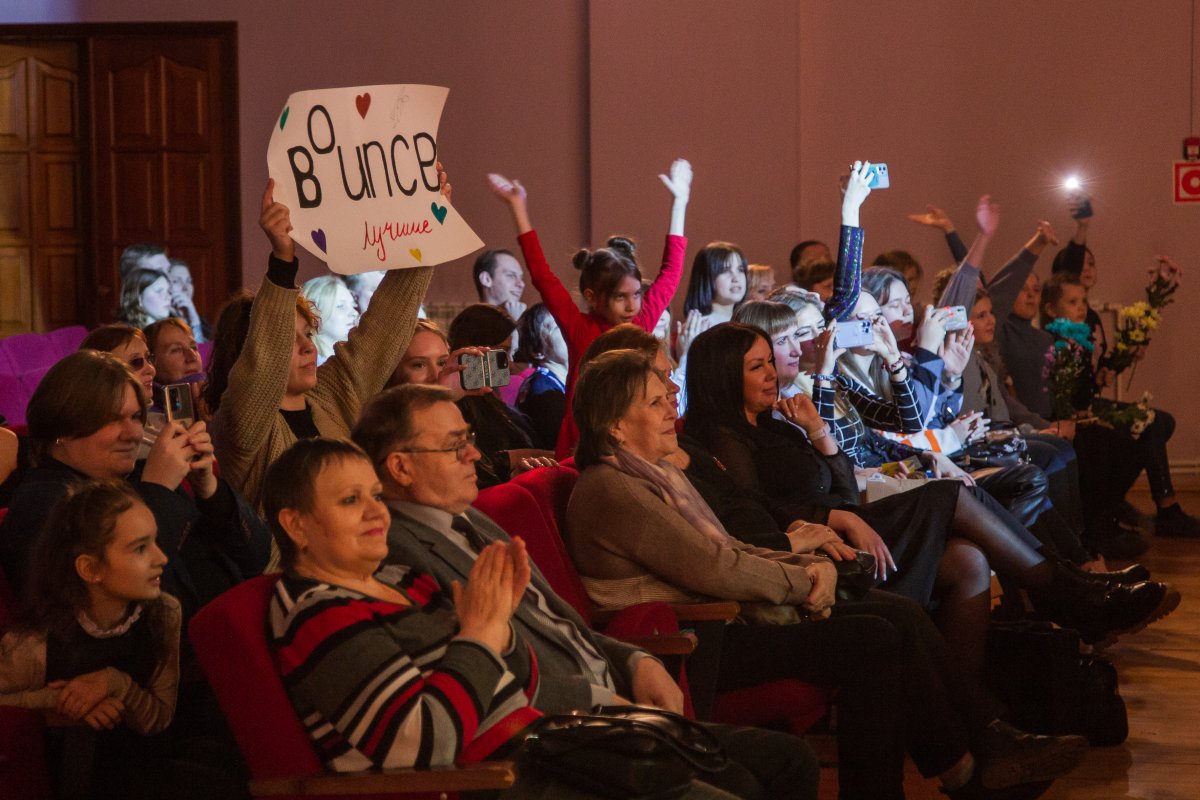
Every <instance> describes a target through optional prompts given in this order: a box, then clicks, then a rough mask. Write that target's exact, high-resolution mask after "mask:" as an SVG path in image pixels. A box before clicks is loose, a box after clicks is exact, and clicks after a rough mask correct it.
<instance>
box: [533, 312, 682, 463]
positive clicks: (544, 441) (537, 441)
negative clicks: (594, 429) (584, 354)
mask: <svg viewBox="0 0 1200 800" xmlns="http://www.w3.org/2000/svg"><path fill="white" fill-rule="evenodd" d="M663 313H666V312H663ZM668 319H669V318H668ZM517 341H518V342H519V344H518V345H517V354H516V360H517V361H521V362H525V363H528V364H532V365H533V368H534V371H533V374H531V375H529V376H528V377H527V378H525V380H524V382H523V383H522V384H521V388H520V390H519V391H518V392H517V409H518V410H519V411H520V412H521V413H522V414H524V415H525V416H526V417H527V418H528V419H529V424H530V425H531V426H532V427H533V434H534V439H533V443H534V445H535V446H537V447H539V448H541V449H542V450H550V451H553V450H554V445H555V442H556V441H557V440H558V431H559V429H560V428H561V427H562V419H563V414H564V413H565V411H566V396H567V395H566V392H567V369H568V367H569V363H570V354H569V353H568V352H567V342H566V340H565V339H563V335H562V330H561V329H560V328H559V327H558V323H557V322H555V321H554V316H553V315H552V314H551V313H550V309H548V308H546V304H545V303H534V304H533V305H532V306H530V307H529V308H528V309H526V311H525V313H524V314H522V315H521V319H519V320H518V321H517Z"/></svg>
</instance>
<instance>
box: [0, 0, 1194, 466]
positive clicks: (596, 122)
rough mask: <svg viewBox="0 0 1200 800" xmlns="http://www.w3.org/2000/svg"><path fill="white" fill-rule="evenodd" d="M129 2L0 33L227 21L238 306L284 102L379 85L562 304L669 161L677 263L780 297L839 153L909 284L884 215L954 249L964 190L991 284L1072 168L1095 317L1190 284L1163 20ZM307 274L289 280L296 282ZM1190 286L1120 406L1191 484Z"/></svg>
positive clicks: (1181, 96)
mask: <svg viewBox="0 0 1200 800" xmlns="http://www.w3.org/2000/svg"><path fill="white" fill-rule="evenodd" d="M147 5H148V4H147V3H145V2H144V0H104V1H103V2H100V1H99V0H90V1H89V0H74V2H71V0H57V2H56V1H55V0H38V2H37V3H35V4H28V5H26V6H25V7H23V8H21V9H15V10H14V9H12V8H11V7H10V8H6V9H5V10H3V11H0V19H2V20H3V21H4V22H75V21H85V22H102V21H109V22H113V21H138V20H150V19H153V20H180V21H182V20H194V19H208V20H236V21H237V22H238V23H239V58H240V72H241V79H240V101H241V142H242V157H241V169H242V178H243V188H242V197H241V202H242V207H243V217H244V220H245V225H246V234H245V236H244V241H245V258H246V261H245V264H244V266H243V271H244V275H245V278H246V282H247V283H248V284H250V285H253V284H255V283H257V281H258V280H259V279H260V276H261V274H262V269H263V266H262V256H263V253H262V247H261V245H260V243H259V238H258V236H259V234H258V233H257V232H256V230H255V228H256V225H255V220H256V217H257V208H258V201H259V197H260V195H261V185H262V182H263V180H264V178H265V169H264V156H265V151H266V143H267V140H268V138H269V131H270V127H271V124H272V123H273V120H274V118H275V115H276V113H277V112H278V110H279V108H280V106H281V105H282V103H283V101H284V99H285V98H286V96H287V94H288V93H289V92H290V91H293V90H296V89H300V88H311V87H319V86H338V85H353V84H367V83H391V82H400V81H408V82H414V83H415V82H424V83H436V84H441V85H445V86H449V87H450V88H451V93H450V98H449V101H448V103H447V106H446V111H445V114H444V115H443V119H442V129H441V136H440V142H439V144H440V147H441V153H442V155H443V156H444V158H445V160H446V162H447V164H448V165H449V166H450V169H451V174H452V178H453V181H454V184H455V186H456V195H455V201H456V204H457V205H458V207H459V209H460V210H461V211H462V213H463V214H464V216H465V217H466V218H467V219H468V220H469V221H470V222H471V223H472V225H473V226H474V227H475V229H476V231H477V232H478V233H479V234H480V236H481V237H482V238H483V239H484V240H485V241H486V242H488V243H489V245H493V246H511V245H512V243H513V238H512V232H511V227H510V224H509V222H508V219H507V216H506V213H505V211H504V209H503V208H502V207H501V206H500V205H499V204H498V203H497V202H496V201H495V200H493V199H492V198H491V197H490V196H489V195H488V194H487V192H486V190H485V189H484V187H483V175H484V174H485V173H486V172H487V171H489V170H498V171H501V172H507V173H511V174H513V175H515V176H518V177H520V178H521V179H522V180H523V182H524V183H525V184H526V185H527V186H528V187H529V189H530V192H531V212H532V214H533V217H534V221H535V224H537V226H538V228H539V232H540V233H541V235H542V240H543V243H544V245H545V248H546V251H547V253H548V255H549V256H550V258H551V261H552V262H553V263H555V264H556V265H558V269H559V274H560V275H562V276H563V277H564V278H565V279H567V280H568V282H569V284H570V285H572V286H573V285H574V276H573V274H569V268H568V267H567V256H568V254H569V253H570V252H571V251H572V250H573V249H574V248H576V247H578V246H580V245H583V244H589V243H592V242H597V241H599V240H601V239H602V238H603V237H604V236H606V235H608V234H610V233H613V232H618V231H619V232H622V233H630V234H633V235H634V236H636V237H637V238H638V239H639V240H640V241H641V243H642V245H643V254H644V259H645V261H646V263H647V264H648V265H653V263H654V262H655V261H656V260H657V256H658V247H659V243H660V242H661V241H662V238H661V237H662V235H663V233H664V230H665V227H666V223H667V212H668V208H669V201H668V196H667V194H666V192H665V190H664V189H663V188H662V187H661V186H660V185H659V183H658V182H657V178H656V177H655V176H656V175H657V174H658V173H659V172H661V171H663V170H664V169H665V168H666V167H667V166H668V165H669V163H670V161H671V159H672V158H674V157H676V156H685V157H687V158H689V159H690V160H691V161H692V162H693V164H694V165H695V168H696V183H695V187H694V191H693V202H692V205H691V208H690V209H689V218H688V235H689V238H690V239H691V242H692V246H691V247H690V248H689V256H690V255H692V254H694V252H695V250H696V249H697V248H698V247H700V246H702V245H703V244H704V243H705V242H706V241H708V240H710V239H716V238H723V239H730V240H733V241H735V242H738V243H740V244H741V245H742V246H743V247H744V248H745V249H746V251H747V254H748V255H749V257H750V258H751V260H753V261H763V262H766V263H771V264H774V265H775V266H776V267H777V268H778V274H779V276H780V278H783V277H784V275H785V274H786V255H787V252H788V250H789V249H790V248H791V246H792V244H794V243H795V242H796V241H798V240H799V238H802V237H803V238H808V237H810V236H811V237H815V238H824V239H827V240H833V239H834V238H835V237H836V232H837V227H836V226H837V222H838V203H839V198H838V194H837V190H836V183H835V180H836V177H837V175H838V174H839V173H841V172H844V171H845V168H846V164H848V163H849V162H850V161H852V160H853V159H854V158H856V157H867V158H872V159H880V160H886V161H887V162H888V163H889V164H890V166H891V170H892V176H893V181H894V183H895V188H893V189H891V190H889V191H887V192H880V193H878V194H877V195H875V196H874V197H872V198H870V200H868V204H867V207H866V208H865V210H864V214H863V222H864V225H865V226H866V227H867V229H868V233H867V252H868V257H873V256H874V254H875V253H877V252H879V251H881V250H885V249H890V248H894V247H904V248H907V249H909V250H911V251H913V253H914V254H916V256H917V257H918V258H919V259H920V260H921V261H922V263H924V264H925V266H926V269H927V272H928V273H930V274H931V273H932V272H934V271H936V270H937V269H938V268H940V267H941V266H943V265H945V264H946V263H947V261H948V259H947V256H946V254H945V251H944V248H943V246H942V244H941V241H940V240H939V238H938V237H937V236H936V235H934V234H933V233H932V232H930V231H927V230H924V229H920V228H918V227H917V226H915V225H913V224H912V223H909V222H908V221H907V220H905V219H904V214H906V213H908V212H911V211H918V210H921V209H922V208H923V207H924V204H925V203H927V202H936V203H939V204H941V205H942V206H943V207H945V208H946V209H947V210H948V211H949V212H950V213H951V214H952V215H953V216H954V218H955V219H956V220H957V221H958V223H959V226H960V228H962V229H964V231H967V232H968V233H969V231H970V226H971V219H970V217H971V211H972V209H973V206H974V201H975V198H976V197H977V196H978V195H979V194H980V193H982V192H985V191H987V192H991V193H992V194H993V195H994V196H995V197H996V198H997V199H998V200H999V201H1000V202H1001V203H1002V204H1003V207H1004V212H1005V217H1004V224H1003V226H1002V228H1001V232H1000V234H999V236H998V237H997V238H998V240H997V242H996V243H995V244H994V245H993V249H992V252H991V253H990V257H989V259H988V263H989V265H991V266H992V267H995V266H998V264H999V263H1000V262H1001V261H1002V260H1003V259H1004V258H1005V257H1007V256H1008V255H1009V254H1010V253H1011V252H1012V251H1014V250H1015V249H1016V248H1017V247H1018V246H1019V245H1020V244H1021V243H1022V242H1023V241H1024V240H1025V238H1026V237H1027V236H1028V233H1029V231H1030V230H1031V229H1032V225H1033V222H1034V220H1035V219H1037V218H1038V217H1045V218H1048V219H1050V220H1051V221H1053V222H1054V223H1055V224H1056V225H1057V226H1058V228H1059V230H1060V232H1061V233H1063V234H1064V235H1069V233H1070V223H1069V220H1068V218H1067V214H1066V211H1065V208H1064V206H1063V200H1062V195H1061V191H1060V190H1059V189H1058V188H1057V185H1058V182H1059V181H1060V180H1061V177H1062V176H1063V175H1064V174H1065V173H1066V172H1067V171H1069V170H1078V171H1079V172H1080V174H1082V175H1084V176H1086V177H1088V178H1090V179H1091V181H1092V183H1091V184H1090V188H1091V190H1092V192H1093V194H1094V195H1095V206H1096V209H1097V217H1096V221H1095V225H1094V231H1093V234H1092V238H1091V244H1092V245H1093V248H1094V249H1095V251H1096V253H1097V257H1098V259H1099V265H1100V270H1101V279H1100V285H1099V286H1098V287H1097V290H1096V293H1097V297H1098V298H1099V299H1100V300H1102V301H1103V300H1123V301H1126V302H1129V301H1131V300H1133V299H1136V295H1137V292H1138V291H1139V287H1140V285H1141V284H1142V282H1143V269H1144V267H1145V266H1148V265H1149V264H1150V263H1151V262H1150V258H1151V257H1152V256H1153V255H1154V254H1155V253H1158V252H1167V253H1170V254H1173V255H1175V256H1176V258H1177V259H1179V260H1180V261H1182V262H1184V263H1185V264H1187V263H1188V262H1192V273H1196V272H1197V269H1198V267H1197V266H1196V264H1197V263H1200V260H1197V259H1196V256H1197V255H1198V254H1200V226H1198V225H1197V220H1196V215H1198V214H1200V209H1194V208H1187V207H1175V206H1173V205H1172V204H1171V202H1170V194H1169V190H1170V171H1169V170H1170V161H1171V160H1172V159H1174V158H1175V157H1176V156H1177V153H1178V150H1179V143H1180V139H1181V138H1182V137H1183V136H1185V135H1186V134H1187V133H1188V123H1189V121H1188V119H1187V115H1188V105H1187V101H1188V98H1187V90H1188V77H1189V76H1188V69H1189V62H1188V44H1189V40H1188V20H1189V17H1188V14H1189V11H1190V4H1189V3H1188V2H1187V0H1148V2H1144V3H1137V4H1132V3H1128V2H1125V0H1093V2H1089V3H1082V2H1058V3H1045V2H1035V1H1034V0H1010V2H1006V3H1002V4H1001V3H989V4H986V5H980V4H972V3H968V4H964V3H961V2H953V1H952V0H915V1H914V2H910V3H903V4H898V3H892V2H886V1H885V0H850V1H849V2H840V3H817V2H805V3H796V2H794V1H793V0H752V1H751V2H745V3H738V4H731V3H727V2H718V0H693V2H689V3H686V4H681V3H678V2H667V0H641V2H633V1H632V0H600V1H598V2H587V0H570V2H563V1H562V0H505V1H504V2H490V3H485V2H459V3H433V2H417V1H416V0H344V1H343V2H340V3H336V4H335V3H329V2H322V0H291V1H290V2H288V3H286V4H265V3H261V4H260V3H245V2H241V1H240V0H207V2H206V3H204V4H203V9H202V10H199V9H197V8H195V7H193V6H192V5H179V4H176V3H167V2H163V3H160V4H157V7H155V8H153V9H152V10H150V11H147V10H146V7H147ZM281 9H282V10H281ZM284 14H286V16H283V15H284ZM1198 77H1200V76H1198ZM469 262H470V259H466V260H464V261H463V262H462V263H456V264H450V265H446V266H445V267H443V268H441V271H440V273H439V276H438V278H437V280H436V281H435V284H434V288H433V289H432V291H431V299H432V300H434V301H445V300H452V299H456V298H460V297H461V298H466V297H469V296H470V288H469V286H470V283H469V275H468V264H469ZM1048 263H1049V258H1047V259H1045V260H1044V261H1043V263H1042V265H1041V267H1042V271H1043V272H1045V271H1048V268H1049V267H1048ZM318 266H319V265H317V264H316V263H315V262H311V261H310V262H308V263H306V264H305V273H306V275H307V274H315V272H316V271H317V269H318ZM648 272H653V266H651V268H650V269H649V270H648ZM1197 281H1200V275H1196V274H1192V275H1190V276H1189V283H1188V284H1186V285H1185V287H1184V289H1183V290H1182V291H1181V292H1180V293H1179V295H1178V298H1179V299H1178V302H1177V304H1176V305H1175V306H1173V307H1172V308H1171V309H1170V310H1169V311H1168V312H1167V322H1166V325H1165V327H1164V330H1163V331H1162V333H1161V334H1160V335H1159V336H1158V337H1157V339H1156V341H1155V344H1154V347H1153V348H1151V350H1150V355H1149V356H1148V358H1147V359H1146V361H1145V362H1144V363H1143V364H1142V365H1141V366H1140V368H1139V370H1138V374H1137V379H1136V380H1135V382H1134V389H1133V391H1134V392H1135V393H1138V394H1140V392H1141V390H1142V389H1144V388H1150V387H1152V388H1153V391H1154V394H1155V397H1156V402H1157V403H1158V404H1161V405H1162V406H1164V407H1166V408H1169V409H1171V410H1173V411H1174V412H1176V414H1177V416H1178V417H1180V419H1181V420H1183V421H1184V424H1182V425H1181V426H1180V430H1179V432H1178V433H1177V434H1176V437H1175V441H1174V442H1173V444H1172V448H1171V449H1172V455H1173V456H1174V458H1175V459H1177V460H1190V461H1200V428H1197V427H1196V426H1192V425H1188V424H1187V420H1189V419H1190V418H1195V417H1196V416H1197V415H1200V401H1198V400H1193V399H1192V397H1191V395H1192V394H1193V392H1192V391H1191V389H1192V386H1193V384H1194V383H1195V382H1196V368H1195V366H1194V362H1193V361H1192V359H1191V352H1190V348H1189V346H1188V345H1187V342H1188V341H1189V338H1191V337H1192V334H1191V330H1190V326H1189V325H1188V321H1189V319H1188V317H1189V312H1190V311H1191V309H1193V308H1196V307H1198V304H1200V286H1198V284H1197ZM530 296H532V291H531V293H530ZM527 299H529V298H527Z"/></svg>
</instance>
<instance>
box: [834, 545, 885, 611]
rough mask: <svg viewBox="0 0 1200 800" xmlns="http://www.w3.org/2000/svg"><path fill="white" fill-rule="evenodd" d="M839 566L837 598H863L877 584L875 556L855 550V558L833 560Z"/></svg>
mask: <svg viewBox="0 0 1200 800" xmlns="http://www.w3.org/2000/svg"><path fill="white" fill-rule="evenodd" d="M833 565H834V566H835V567H837V590H836V594H837V599H838V600H862V599H863V598H864V597H866V594H867V591H868V590H869V589H870V588H871V587H872V586H874V585H875V556H873V555H871V554H870V553H865V552H863V551H862V550H858V551H855V554H854V559H853V560H851V559H848V558H847V559H842V560H841V561H835V562H833Z"/></svg>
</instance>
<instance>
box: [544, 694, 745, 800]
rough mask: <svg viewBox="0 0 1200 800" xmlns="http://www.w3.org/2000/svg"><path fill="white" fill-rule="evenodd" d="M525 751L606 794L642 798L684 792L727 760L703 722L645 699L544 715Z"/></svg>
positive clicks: (571, 779) (555, 771)
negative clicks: (646, 704)
mask: <svg viewBox="0 0 1200 800" xmlns="http://www.w3.org/2000/svg"><path fill="white" fill-rule="evenodd" d="M520 759H521V763H526V764H536V765H537V766H538V767H540V768H541V769H544V770H546V771H547V772H550V773H552V774H554V775H557V776H558V777H560V778H562V779H563V780H565V781H567V782H568V783H570V784H571V785H573V786H576V787H577V788H580V789H583V790H585V791H589V792H592V793H594V794H597V795H600V796H601V797H612V798H634V799H639V798H640V799H641V800H658V799H659V798H672V797H678V796H680V795H682V794H683V793H684V792H686V791H687V790H688V787H689V784H690V783H691V781H692V779H693V778H695V777H696V775H697V774H699V773H702V772H703V773H713V772H719V771H721V770H722V769H724V768H725V767H726V766H727V765H728V763H729V760H728V758H726V756H725V752H724V751H723V750H722V748H721V745H720V743H719V742H718V741H717V739H716V737H714V736H713V735H712V733H711V732H710V731H709V730H708V729H707V728H705V727H704V726H703V725H701V724H699V723H697V722H693V721H692V720H690V719H687V718H686V717H681V716H679V715H678V714H672V713H671V712H669V711H662V710H660V709H657V708H645V707H642V706H597V707H596V708H593V709H592V711H591V713H590V714H583V713H580V714H563V715H556V716H547V717H542V718H541V719H540V720H538V721H537V722H536V723H534V726H533V729H532V733H531V734H530V735H529V737H528V738H527V739H526V740H525V743H524V744H523V745H522V750H521V756H520Z"/></svg>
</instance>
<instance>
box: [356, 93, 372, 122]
mask: <svg viewBox="0 0 1200 800" xmlns="http://www.w3.org/2000/svg"><path fill="white" fill-rule="evenodd" d="M354 105H355V107H356V108H358V115H359V116H360V117H362V118H363V119H366V118H367V109H368V108H370V107H371V93H370V92H363V93H362V94H360V95H359V96H358V97H356V98H354Z"/></svg>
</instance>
